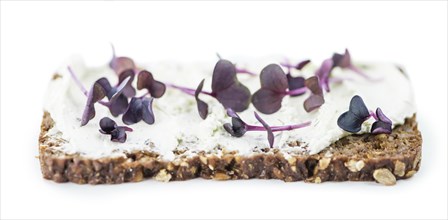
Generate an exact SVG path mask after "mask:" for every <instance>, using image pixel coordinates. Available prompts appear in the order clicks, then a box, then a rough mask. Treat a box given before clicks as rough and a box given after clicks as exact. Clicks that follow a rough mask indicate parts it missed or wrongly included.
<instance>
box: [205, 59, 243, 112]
mask: <svg viewBox="0 0 448 220" xmlns="http://www.w3.org/2000/svg"><path fill="white" fill-rule="evenodd" d="M212 95H214V97H215V98H216V99H217V100H218V101H219V102H220V103H221V104H222V105H223V106H224V108H231V109H233V110H235V111H237V112H241V111H244V110H246V109H247V108H248V107H249V104H250V95H251V94H250V91H249V89H248V88H247V87H246V86H244V85H243V84H242V83H240V81H238V78H237V77H236V69H235V65H233V64H232V63H231V62H230V61H228V60H219V61H218V62H217V63H216V65H215V69H214V70H213V76H212Z"/></svg>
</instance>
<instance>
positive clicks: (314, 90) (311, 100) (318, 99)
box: [303, 76, 325, 112]
mask: <svg viewBox="0 0 448 220" xmlns="http://www.w3.org/2000/svg"><path fill="white" fill-rule="evenodd" d="M305 85H306V87H307V88H308V89H309V90H310V91H311V94H310V96H309V97H308V98H307V99H306V100H305V102H303V107H304V108H305V111H307V112H311V111H313V110H314V109H317V108H319V107H320V106H321V105H323V104H324V103H325V100H324V95H323V91H322V87H321V86H320V85H319V79H318V78H317V77H316V76H312V77H310V78H308V79H307V80H306V81H305Z"/></svg>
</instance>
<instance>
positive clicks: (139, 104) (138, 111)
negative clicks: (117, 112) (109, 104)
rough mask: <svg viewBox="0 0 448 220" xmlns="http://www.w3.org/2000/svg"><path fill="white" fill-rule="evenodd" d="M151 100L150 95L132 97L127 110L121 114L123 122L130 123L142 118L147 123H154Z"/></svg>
mask: <svg viewBox="0 0 448 220" xmlns="http://www.w3.org/2000/svg"><path fill="white" fill-rule="evenodd" d="M153 100H154V99H153V98H152V97H149V98H148V97H145V96H143V97H138V98H136V97H133V98H132V99H131V102H130V103H129V107H128V109H127V111H126V112H125V113H124V115H123V122H124V123H125V124H127V125H132V124H135V123H137V122H139V121H141V120H143V121H144V122H146V123H147V124H150V125H151V124H154V121H155V118H154V112H153V111H152V101H153Z"/></svg>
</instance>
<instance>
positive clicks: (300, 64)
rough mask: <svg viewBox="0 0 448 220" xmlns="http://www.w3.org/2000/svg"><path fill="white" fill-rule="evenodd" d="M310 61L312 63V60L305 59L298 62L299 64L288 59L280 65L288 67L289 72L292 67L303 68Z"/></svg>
mask: <svg viewBox="0 0 448 220" xmlns="http://www.w3.org/2000/svg"><path fill="white" fill-rule="evenodd" d="M309 63H311V60H303V61H300V62H298V63H297V64H291V63H289V62H288V61H285V62H283V63H280V65H281V66H283V67H286V68H288V72H290V70H291V69H296V70H302V69H303V67H305V66H306V65H308V64H309Z"/></svg>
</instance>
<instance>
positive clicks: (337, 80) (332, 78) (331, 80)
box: [328, 76, 353, 83]
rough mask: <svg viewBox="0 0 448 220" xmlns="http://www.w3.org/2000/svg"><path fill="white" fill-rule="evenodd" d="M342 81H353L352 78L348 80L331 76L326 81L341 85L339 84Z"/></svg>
mask: <svg viewBox="0 0 448 220" xmlns="http://www.w3.org/2000/svg"><path fill="white" fill-rule="evenodd" d="M344 80H347V81H353V79H352V78H348V77H335V76H332V77H330V78H329V79H328V81H329V82H330V83H341V82H343V81H344Z"/></svg>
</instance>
